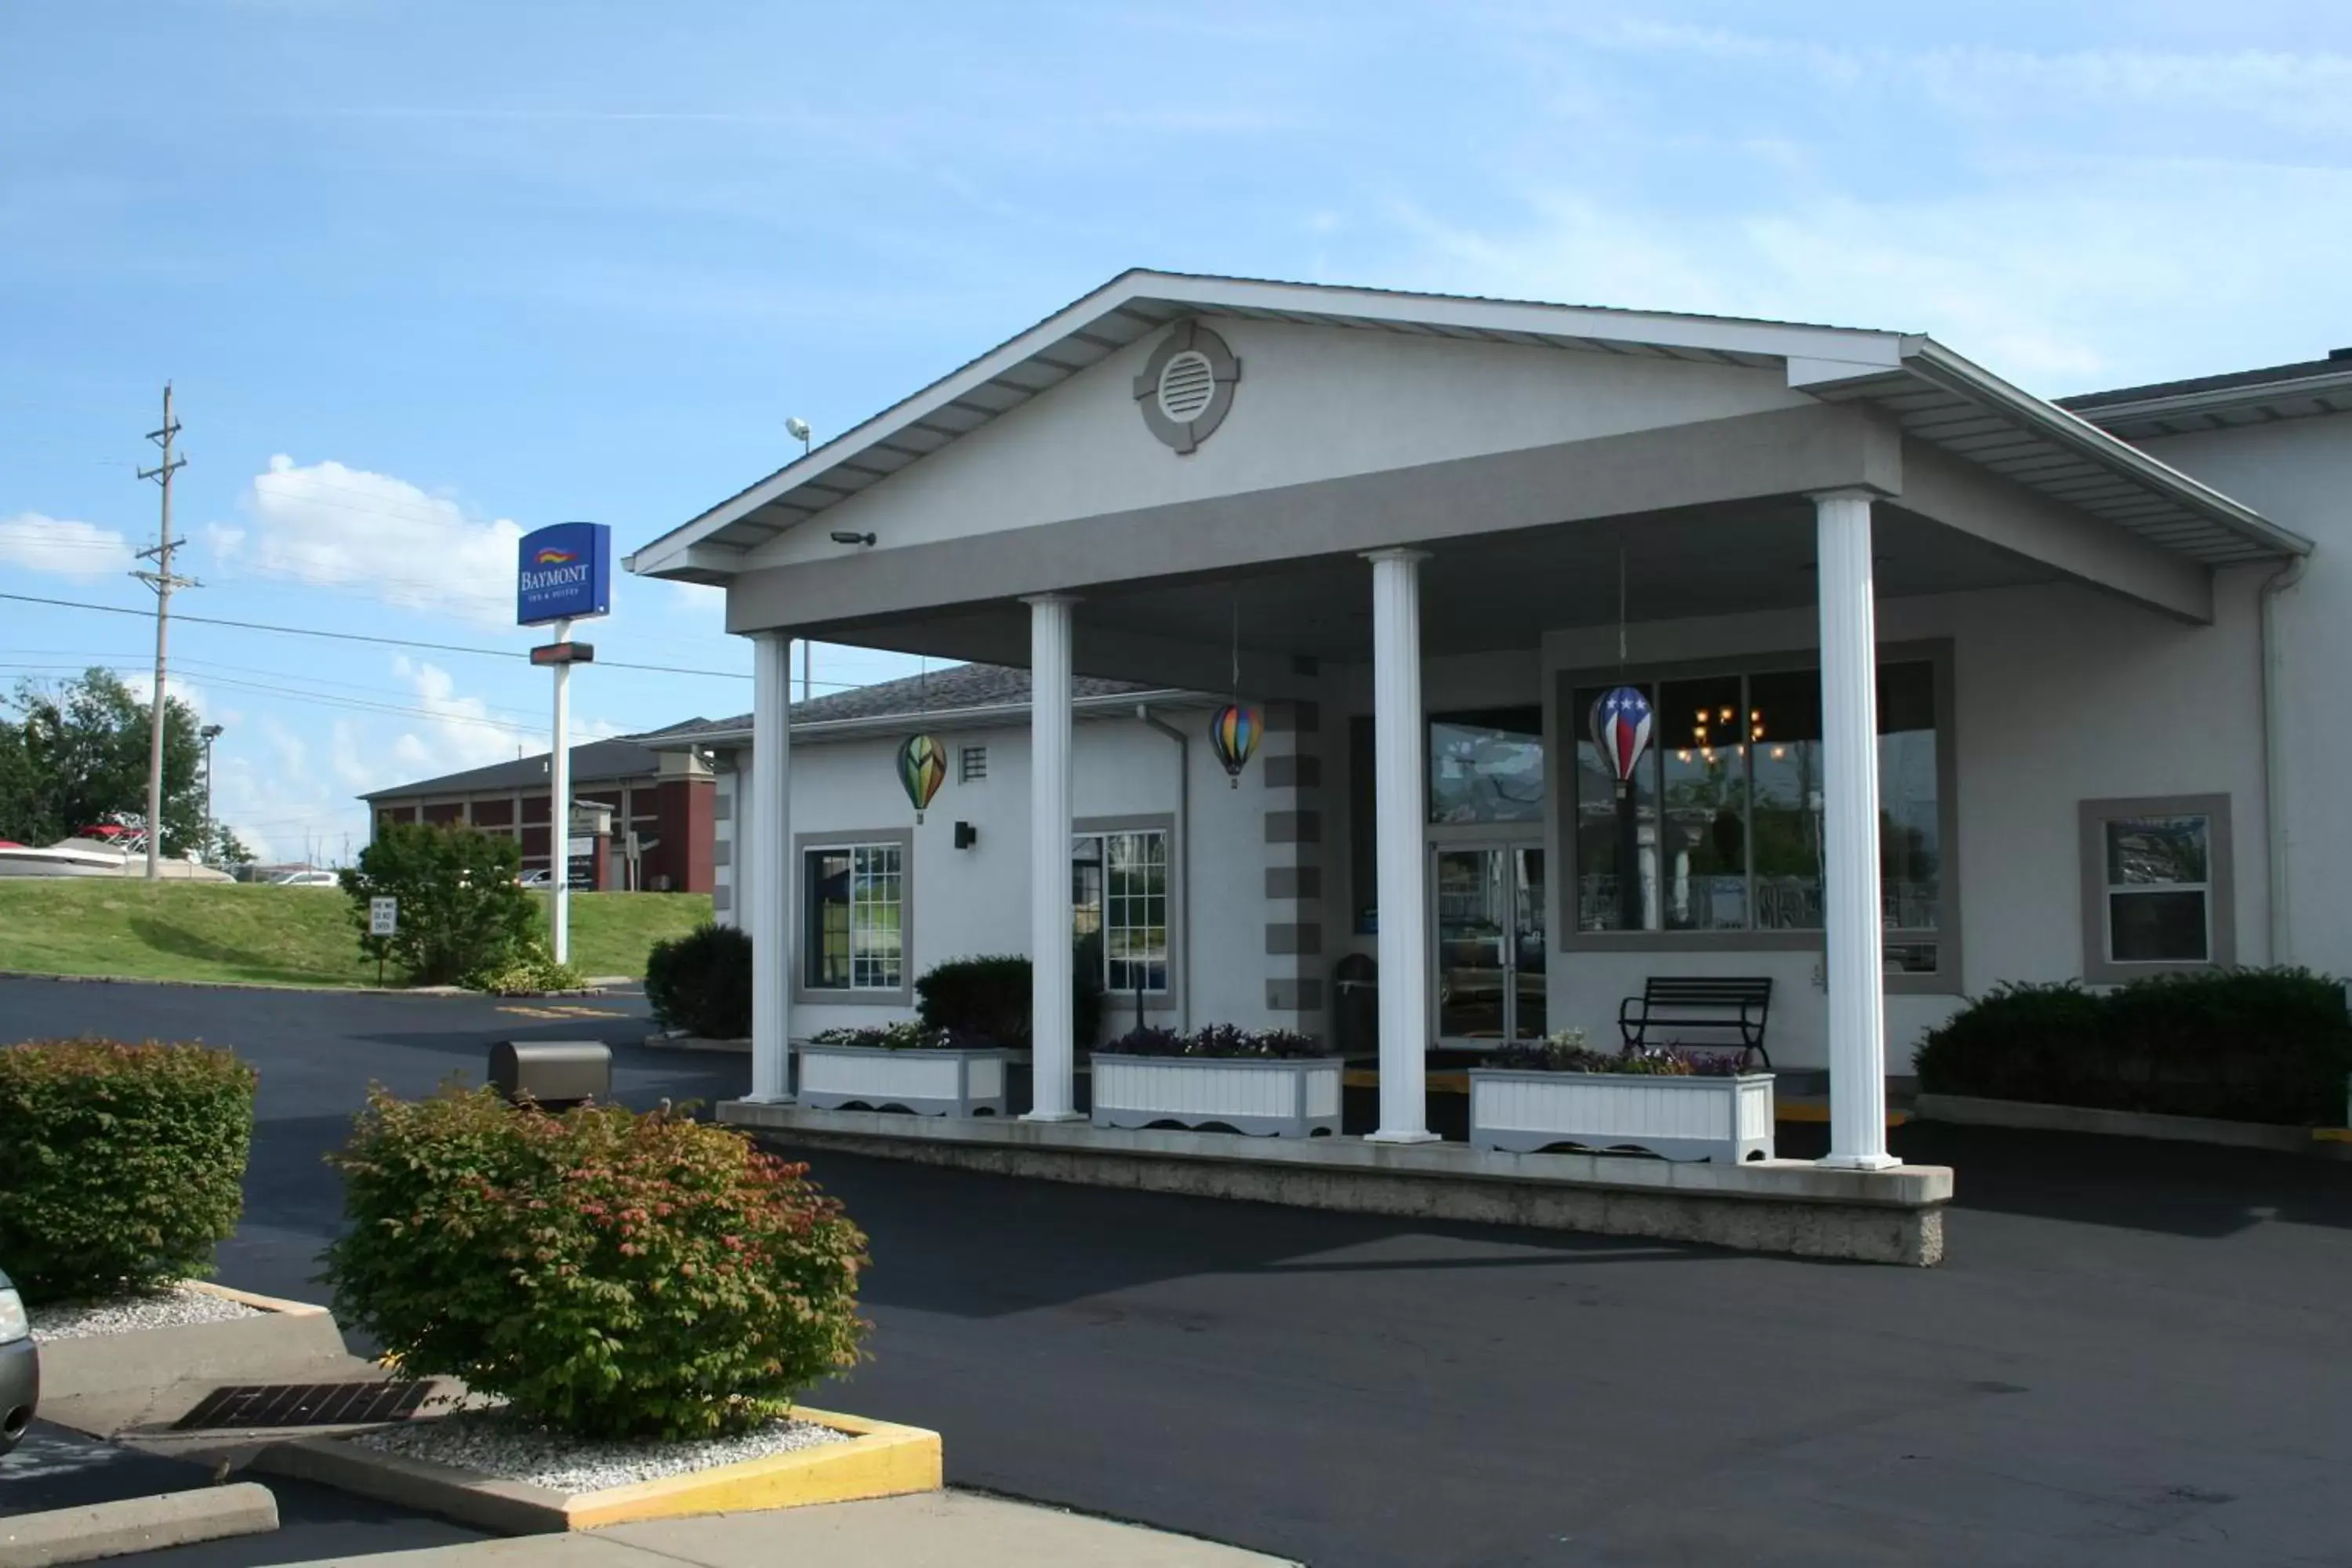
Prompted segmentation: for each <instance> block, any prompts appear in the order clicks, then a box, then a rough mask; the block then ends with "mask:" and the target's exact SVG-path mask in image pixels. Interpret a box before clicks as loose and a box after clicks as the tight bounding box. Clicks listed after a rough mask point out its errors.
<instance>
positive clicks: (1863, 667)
mask: <svg viewBox="0 0 2352 1568" xmlns="http://www.w3.org/2000/svg"><path fill="white" fill-rule="evenodd" d="M1813 502H1814V506H1815V508H1816V535H1817V544H1816V550H1817V553H1818V557H1819V563H1820V578H1819V582H1820V593H1821V611H1822V861H1823V867H1822V871H1823V875H1824V877H1825V878H1826V879H1827V885H1826V886H1825V887H1824V888H1823V889H1822V917H1823V923H1824V924H1825V925H1826V926H1827V928H1828V929H1827V931H1826V933H1825V935H1826V942H1825V950H1824V951H1825V957H1824V962H1825V963H1826V966H1827V969H1828V980H1829V1035H1830V1037H1829V1058H1830V1152H1829V1154H1828V1156H1827V1157H1826V1158H1825V1159H1823V1160H1822V1163H1823V1164H1825V1165H1836V1166H1841V1167H1843V1168H1845V1169H1849V1170H1861V1171H1874V1170H1879V1169H1882V1168H1884V1167H1885V1166H1888V1165H1894V1164H1899V1163H1901V1162H1900V1161H1898V1160H1896V1159H1895V1157H1894V1156H1893V1155H1891V1154H1889V1153H1888V1152H1886V978H1885V969H1884V967H1883V965H1884V963H1885V958H1884V952H1885V937H1884V935H1883V934H1882V931H1881V926H1882V921H1881V920H1880V915H1879V897H1878V874H1879V868H1878V634H1877V611H1876V606H1875V594H1876V590H1875V588H1874V584H1873V582H1872V576H1873V574H1872V571H1871V556H1870V503H1871V498H1870V495H1869V493H1868V492H1867V491H1862V490H1833V491H1831V492H1829V493H1828V494H1825V495H1820V496H1816V497H1814V498H1813Z"/></svg>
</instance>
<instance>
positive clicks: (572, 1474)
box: [348, 1411, 849, 1492]
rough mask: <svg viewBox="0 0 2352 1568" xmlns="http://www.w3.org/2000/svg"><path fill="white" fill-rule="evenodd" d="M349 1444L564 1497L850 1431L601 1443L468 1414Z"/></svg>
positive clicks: (774, 1429) (783, 1428) (763, 1431)
mask: <svg viewBox="0 0 2352 1568" xmlns="http://www.w3.org/2000/svg"><path fill="white" fill-rule="evenodd" d="M348 1441H350V1442H352V1443H357V1444H360V1445H362V1447H370V1448H375V1449H378V1450H381V1451H382V1452H383V1453H387V1454H398V1455H399V1456H401V1457H402V1458H408V1459H423V1460H426V1461H428V1462H429V1463H432V1464H436V1465H449V1466H452V1467H454V1468H457V1469H461V1470H472V1471H475V1472H476V1473H477V1474H479V1475H485V1476H495V1477H497V1478H498V1479H500V1480H505V1481H524V1482H528V1483H529V1484H530V1485H532V1486H538V1487H548V1488H551V1489H554V1490H556V1491H560V1492H591V1491H602V1490H604V1489H605V1488H607V1487H625V1486H632V1485H635V1483H636V1482H638V1481H651V1480H658V1479H661V1478H662V1477H664V1476H682V1475H686V1474H688V1472H690V1471H694V1470H710V1469H716V1468H719V1466H721V1465H737V1464H740V1463H742V1462H743V1461H744V1460H746V1459H763V1458H767V1457H768V1456H769V1455H771V1454H783V1453H789V1452H791V1451H792V1450H793V1449H794V1448H814V1447H818V1446H820V1445H822V1444H825V1443H845V1442H847V1441H849V1434H848V1433H846V1432H839V1431H835V1429H834V1428H833V1427H830V1426H818V1425H817V1424H816V1423H815V1422H814V1421H794V1420H790V1419H786V1420H782V1421H772V1422H770V1423H769V1424H768V1425H767V1426H761V1427H756V1428H754V1429H753V1430H751V1431H749V1432H743V1433H739V1434H737V1435H735V1436H730V1437H704V1438H700V1439H698V1440H692V1441H687V1442H677V1443H662V1442H648V1441H636V1442H615V1443H596V1442H589V1441H585V1440H583V1439H582V1438H578V1437H567V1436H562V1435H561V1434H558V1433H553V1432H546V1431H541V1430H540V1429H538V1428H536V1427H531V1426H522V1425H520V1423H518V1422H515V1421H513V1420H510V1419H509V1418H507V1417H505V1416H503V1415H499V1414H497V1413H495V1412H489V1411H465V1412H460V1413H459V1414H457V1415H446V1416H443V1417H441V1418H440V1419H439V1420H427V1421H411V1422H407V1423H405V1424H404V1425H401V1426H380V1427H378V1428H376V1429H375V1430H374V1431H373V1432H362V1433H360V1434H358V1435H357V1436H353V1437H351V1438H349V1439H348Z"/></svg>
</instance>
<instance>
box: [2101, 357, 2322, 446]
mask: <svg viewBox="0 0 2352 1568" xmlns="http://www.w3.org/2000/svg"><path fill="white" fill-rule="evenodd" d="M2058 405H2059V406H2060V407H2061V408H2064V409H2068V410H2070V411H2072V412H2074V413H2075V414H2079V415H2081V416H2083V417H2084V418H2085V419H2088V420H2090V421H2091V422H2092V423H2093V424H2095V425H2097V426H2100V427H2101V428H2102V429H2105V430H2110V431H2113V432H2114V433H2115V434H2116V435H2118V436H2124V437H2130V438H2133V439H2143V440H2144V439H2146V438H2147V437H2151V436H2181V435H2186V434H2188V433H2189V431H2192V430H2228V429H2234V428H2236V427H2238V426H2243V425H2268V424H2272V423H2274V422H2275V421H2277V420H2281V419H2302V418H2308V417H2310V416H2314V415H2320V414H2352V348H2341V349H2334V350H2331V351H2330V352H2329V353H2328V355H2327V357H2326V359H2316V360H2303V361H2299V362H2297V363H2294V364H2273V365H2265V366H2263V368H2261V369H2259V370H2238V371H2231V372H2228V373H2227V374H2221V375H2200V376H2192V377H2189V379H2187V380H2184V381H2160V382H2156V383H2153V384H2149V385H2147V386H2126V387H2118V388H2117V389H2116V390H2115V391H2113V392H2087V393H2084V394H2083V395H2080V396H2077V397H2062V398H2060V399H2059V400H2058Z"/></svg>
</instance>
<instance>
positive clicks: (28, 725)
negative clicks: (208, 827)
mask: <svg viewBox="0 0 2352 1568" xmlns="http://www.w3.org/2000/svg"><path fill="white" fill-rule="evenodd" d="M6 706H7V707H8V709H10V710H13V711H14V712H15V713H16V714H17V715H19V717H18V718H16V719H15V720H13V721H9V720H0V838H15V839H17V840H20V841H22V842H24V843H27V844H47V843H50V842H52V841H54V840H56V839H58V838H62V837H65V836H66V835H68V834H69V833H73V832H77V831H79V829H81V828H84V827H88V826H90V825H91V824H93V823H97V822H103V821H106V820H108V819H109V818H111V817H118V816H121V817H130V818H133V819H137V820H142V821H143V820H144V819H145V815H146V811H147V748H148V734H149V712H148V707H147V704H146V703H144V702H142V701H141V700H139V699H138V697H137V696H136V695H134V694H133V693H132V691H131V689H130V688H129V687H127V686H125V685H124V684H123V683H122V682H121V679H119V678H117V677H116V676H115V674H114V673H113V672H112V671H111V670H106V669H89V670H85V671H83V672H82V674H81V675H80V676H79V677H77V678H76V679H72V680H68V681H65V682H63V683H61V684H59V685H58V686H57V687H55V688H54V689H51V688H47V687H44V686H40V685H37V684H35V683H34V682H32V681H20V682H18V683H17V686H16V693H15V695H14V696H13V697H11V698H9V699H8V700H7V702H6ZM203 759H204V745H203V742H200V741H198V740H197V739H196V715H195V711H194V710H193V709H191V708H190V707H189V706H188V705H187V704H186V703H185V702H183V701H181V700H179V699H178V698H176V697H171V696H166V697H165V699H164V701H163V852H164V853H165V854H167V855H182V854H185V853H186V852H187V851H188V850H191V849H194V848H195V847H198V846H199V845H200V844H202V843H203V841H204V837H205V791H204V784H203V782H202V776H203V772H204V768H203Z"/></svg>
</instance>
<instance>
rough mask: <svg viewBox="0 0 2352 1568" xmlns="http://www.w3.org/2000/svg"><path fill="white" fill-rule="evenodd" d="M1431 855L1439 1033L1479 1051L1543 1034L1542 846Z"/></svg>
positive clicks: (1466, 848)
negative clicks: (1435, 915) (1435, 910)
mask: <svg viewBox="0 0 2352 1568" xmlns="http://www.w3.org/2000/svg"><path fill="white" fill-rule="evenodd" d="M1432 854H1433V857H1434V864H1433V868H1432V875H1431V878H1430V886H1431V888H1432V889H1433V892H1434V895H1435V899H1436V903H1437V918H1436V920H1435V921H1434V922H1433V927H1432V929H1433V931H1435V933H1436V940H1437V952H1436V953H1435V954H1434V955H1433V956H1434V958H1435V961H1436V974H1435V977H1434V978H1435V984H1434V985H1433V988H1432V989H1433V993H1434V994H1435V996H1436V998H1437V1037H1438V1039H1439V1040H1440V1041H1441V1042H1442V1043H1444V1044H1445V1045H1449V1046H1454V1047H1470V1048H1474V1049H1475V1048H1480V1047H1495V1046H1499V1045H1504V1044H1507V1042H1509V1041H1512V1040H1532V1039H1540V1038H1542V1037H1543V1035H1544V1033H1545V1028H1546V1026H1545V1011H1544V966H1545V959H1546V950H1545V942H1544V852H1543V846H1542V845H1541V844H1539V843H1525V844H1522V843H1494V844H1475V845H1468V844H1459V845H1457V844H1439V845H1437V846H1435V847H1433V850H1432Z"/></svg>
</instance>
